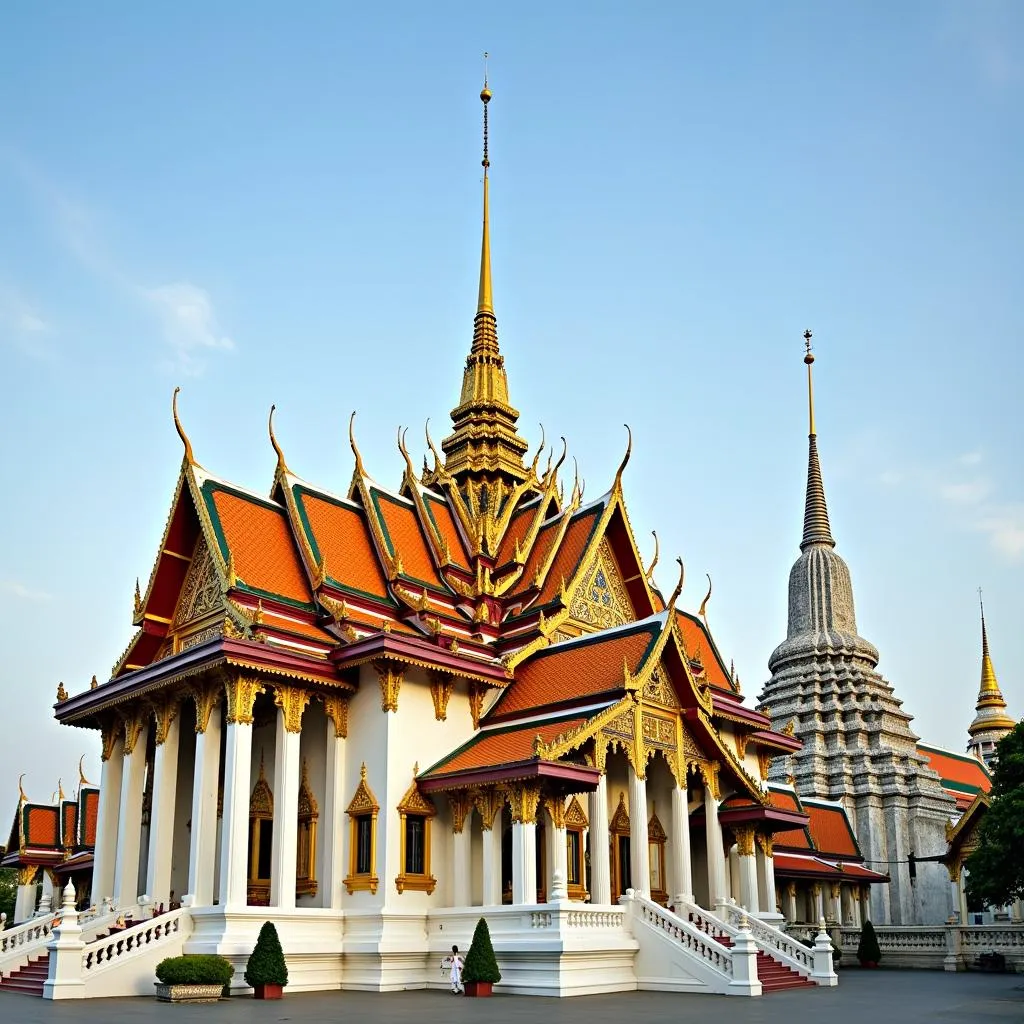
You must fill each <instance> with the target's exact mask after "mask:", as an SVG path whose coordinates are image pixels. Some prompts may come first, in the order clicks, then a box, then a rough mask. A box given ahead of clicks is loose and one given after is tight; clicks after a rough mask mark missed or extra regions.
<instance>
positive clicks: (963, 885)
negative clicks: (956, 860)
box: [956, 866, 968, 926]
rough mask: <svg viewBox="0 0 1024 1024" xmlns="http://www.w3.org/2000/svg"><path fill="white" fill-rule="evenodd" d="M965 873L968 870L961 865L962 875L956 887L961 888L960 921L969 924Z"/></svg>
mask: <svg viewBox="0 0 1024 1024" xmlns="http://www.w3.org/2000/svg"><path fill="white" fill-rule="evenodd" d="M965 874H966V871H965V869H964V868H963V867H962V866H961V868H960V876H959V878H958V880H957V886H956V887H957V889H958V890H959V897H960V904H959V909H960V923H961V924H962V925H964V926H966V925H967V913H968V912H967V879H966V878H964V875H965Z"/></svg>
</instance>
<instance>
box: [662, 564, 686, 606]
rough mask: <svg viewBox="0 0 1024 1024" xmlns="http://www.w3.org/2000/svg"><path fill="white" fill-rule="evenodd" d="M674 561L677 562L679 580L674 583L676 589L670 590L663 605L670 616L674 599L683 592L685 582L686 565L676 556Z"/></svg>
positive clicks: (676, 599) (674, 604) (674, 603)
mask: <svg viewBox="0 0 1024 1024" xmlns="http://www.w3.org/2000/svg"><path fill="white" fill-rule="evenodd" d="M676 561H677V562H678V563H679V582H678V583H676V589H675V590H673V591H672V593H671V595H670V596H669V599H668V601H666V602H665V607H666V608H667V609H668V611H669V615H670V616H671V614H672V612H673V611H674V610H675V606H676V601H678V600H679V595H680V594H682V592H683V584H684V583H685V582H686V566H685V565H683V560H682V559H681V558H679V557H678V556H676Z"/></svg>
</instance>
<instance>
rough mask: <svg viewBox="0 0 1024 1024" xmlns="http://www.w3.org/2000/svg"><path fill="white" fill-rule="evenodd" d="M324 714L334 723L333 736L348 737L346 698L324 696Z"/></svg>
mask: <svg viewBox="0 0 1024 1024" xmlns="http://www.w3.org/2000/svg"><path fill="white" fill-rule="evenodd" d="M324 714H325V715H326V716H327V717H328V718H329V719H330V720H331V721H332V722H333V723H334V738H335V739H338V740H343V739H347V738H348V698H347V697H335V696H331V697H324Z"/></svg>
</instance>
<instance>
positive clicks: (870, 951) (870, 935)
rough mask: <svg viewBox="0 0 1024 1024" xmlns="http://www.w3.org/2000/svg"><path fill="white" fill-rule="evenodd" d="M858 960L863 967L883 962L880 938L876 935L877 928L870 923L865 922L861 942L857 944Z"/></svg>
mask: <svg viewBox="0 0 1024 1024" xmlns="http://www.w3.org/2000/svg"><path fill="white" fill-rule="evenodd" d="M857 959H858V960H859V961H860V962H861V965H864V964H877V963H880V962H881V959H882V950H881V949H880V948H879V945H878V936H877V935H875V926H874V925H873V924H872V923H871V922H870V921H865V922H864V927H863V928H862V929H861V933H860V942H858V943H857Z"/></svg>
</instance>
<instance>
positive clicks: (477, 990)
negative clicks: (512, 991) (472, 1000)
mask: <svg viewBox="0 0 1024 1024" xmlns="http://www.w3.org/2000/svg"><path fill="white" fill-rule="evenodd" d="M492 988H493V985H492V984H491V982H489V981H467V982H466V995H467V996H489V995H490V994H491V989H492Z"/></svg>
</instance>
